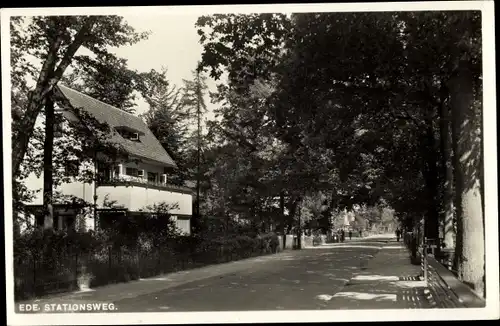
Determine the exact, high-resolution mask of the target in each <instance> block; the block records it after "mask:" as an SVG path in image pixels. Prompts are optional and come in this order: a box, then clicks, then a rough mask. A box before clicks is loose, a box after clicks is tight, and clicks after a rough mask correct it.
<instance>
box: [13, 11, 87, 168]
mask: <svg viewBox="0 0 500 326" xmlns="http://www.w3.org/2000/svg"><path fill="white" fill-rule="evenodd" d="M96 19H97V18H96V17H89V18H87V19H86V20H85V22H84V24H83V26H82V28H81V29H80V30H79V31H78V33H77V34H76V35H75V38H74V40H73V42H72V43H71V44H70V45H69V46H68V47H67V49H66V51H65V53H64V56H63V57H62V58H61V61H60V63H59V65H58V66H57V69H56V64H57V61H58V57H57V54H58V52H59V51H60V48H61V45H62V42H63V35H62V33H61V32H62V31H59V32H58V33H57V35H56V36H55V37H53V38H52V40H51V42H50V44H49V47H48V51H47V56H46V58H45V61H44V63H43V65H42V69H41V70H40V74H39V76H38V80H37V83H36V86H35V89H34V90H33V91H32V92H30V95H29V99H28V105H27V108H26V112H25V113H24V116H23V119H22V121H21V123H20V128H19V130H20V131H19V132H18V133H17V134H15V135H14V136H13V139H12V176H13V177H14V178H16V177H17V176H18V175H19V168H20V166H21V162H22V161H23V159H24V155H25V153H26V150H27V148H28V144H29V140H30V138H31V136H32V134H33V129H34V127H35V122H36V118H37V117H38V114H39V113H40V110H41V109H42V107H43V106H44V104H45V100H46V96H47V94H49V93H50V92H51V91H52V88H53V87H54V86H55V85H56V84H57V83H58V82H59V80H60V79H61V77H62V75H63V74H64V72H65V71H66V68H68V66H69V65H70V63H71V61H72V60H73V57H74V55H75V53H76V51H78V49H79V48H80V46H81V45H82V44H83V42H84V41H85V40H86V38H88V35H89V33H90V31H91V30H92V27H93V26H94V24H95V22H96Z"/></svg>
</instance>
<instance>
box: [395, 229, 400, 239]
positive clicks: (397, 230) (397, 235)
mask: <svg viewBox="0 0 500 326" xmlns="http://www.w3.org/2000/svg"><path fill="white" fill-rule="evenodd" d="M400 236H401V230H400V229H399V228H397V229H396V239H397V241H398V242H399V237H400Z"/></svg>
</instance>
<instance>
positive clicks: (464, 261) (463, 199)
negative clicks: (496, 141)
mask: <svg viewBox="0 0 500 326" xmlns="http://www.w3.org/2000/svg"><path fill="white" fill-rule="evenodd" d="M449 87H450V92H451V94H450V95H451V108H452V137H453V150H454V153H455V155H454V159H453V164H454V175H455V182H456V188H455V189H456V191H455V196H456V197H455V198H456V202H455V206H456V209H457V243H456V250H455V256H456V258H457V265H458V266H457V268H458V273H459V277H460V278H461V279H462V281H464V282H465V283H468V284H470V285H472V286H473V287H474V289H475V290H476V291H477V292H478V293H479V294H481V295H482V294H483V293H484V282H483V276H484V263H485V257H484V230H483V207H482V199H481V181H480V176H481V168H482V167H481V166H480V163H481V151H482V148H481V139H480V128H478V127H477V126H480V124H481V115H477V112H475V110H474V92H473V76H472V72H471V69H470V67H469V63H468V62H465V61H460V62H459V64H458V69H457V70H456V72H455V74H454V75H453V76H452V77H451V79H450V83H449Z"/></svg>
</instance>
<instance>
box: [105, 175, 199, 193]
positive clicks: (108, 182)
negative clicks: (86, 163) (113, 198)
mask: <svg viewBox="0 0 500 326" xmlns="http://www.w3.org/2000/svg"><path fill="white" fill-rule="evenodd" d="M97 186H98V187H100V186H112V187H142V188H149V189H157V190H165V191H171V192H180V193H185V194H193V193H194V190H193V189H191V188H189V187H184V186H178V185H173V184H168V183H166V184H165V183H161V182H153V181H150V180H147V179H142V178H139V177H127V178H116V177H115V178H111V179H105V180H100V181H98V182H97Z"/></svg>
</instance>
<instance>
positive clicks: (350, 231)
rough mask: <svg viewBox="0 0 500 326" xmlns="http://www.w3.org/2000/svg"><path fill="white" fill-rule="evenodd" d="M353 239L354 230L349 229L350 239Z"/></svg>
mask: <svg viewBox="0 0 500 326" xmlns="http://www.w3.org/2000/svg"><path fill="white" fill-rule="evenodd" d="M351 239H352V230H349V240H351Z"/></svg>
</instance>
